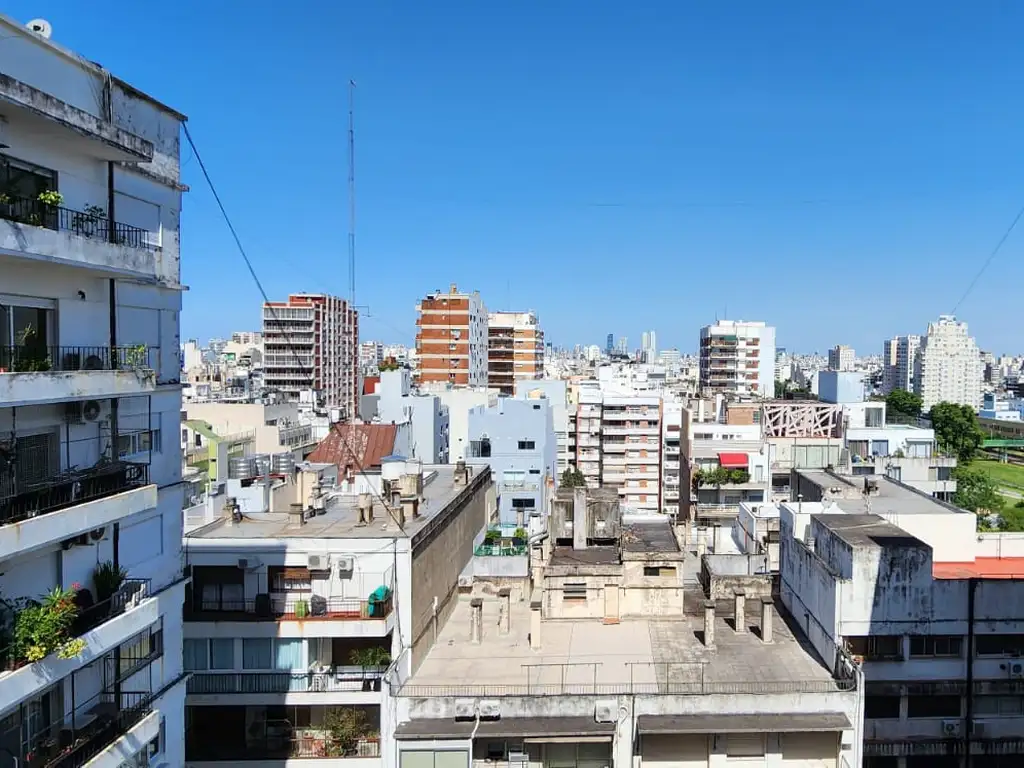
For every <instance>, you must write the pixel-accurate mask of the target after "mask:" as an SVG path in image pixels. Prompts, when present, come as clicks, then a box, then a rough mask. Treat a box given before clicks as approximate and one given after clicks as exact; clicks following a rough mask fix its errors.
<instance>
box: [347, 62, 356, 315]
mask: <svg viewBox="0 0 1024 768" xmlns="http://www.w3.org/2000/svg"><path fill="white" fill-rule="evenodd" d="M355 112H356V81H355V80H349V81H348V306H349V309H350V310H355V306H356V121H355Z"/></svg>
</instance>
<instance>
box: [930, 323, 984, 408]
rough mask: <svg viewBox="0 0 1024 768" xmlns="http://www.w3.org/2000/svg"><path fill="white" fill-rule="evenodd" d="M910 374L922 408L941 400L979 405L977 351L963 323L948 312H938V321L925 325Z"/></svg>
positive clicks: (980, 367) (979, 358)
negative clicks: (924, 333)
mask: <svg viewBox="0 0 1024 768" xmlns="http://www.w3.org/2000/svg"><path fill="white" fill-rule="evenodd" d="M914 374H915V381H916V384H917V389H916V391H917V394H919V395H920V396H921V400H922V401H923V402H922V405H923V407H924V410H928V409H929V408H931V407H932V406H933V405H935V404H936V403H942V402H948V403H958V404H959V405H969V406H971V407H972V408H978V407H980V406H981V382H982V378H983V374H984V368H983V366H982V363H981V353H980V352H979V350H978V345H977V344H975V342H974V339H972V338H971V337H970V336H969V335H968V333H967V323H958V322H957V320H956V318H955V317H953V316H952V315H940V316H939V320H938V322H936V323H929V324H928V334H927V335H926V336H925V337H924V338H922V339H921V346H920V348H919V349H918V352H917V357H916V364H915V367H914Z"/></svg>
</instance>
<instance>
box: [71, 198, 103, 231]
mask: <svg viewBox="0 0 1024 768" xmlns="http://www.w3.org/2000/svg"><path fill="white" fill-rule="evenodd" d="M106 218H107V212H106V211H105V210H104V209H103V206H100V205H87V206H85V210H84V211H82V212H76V213H75V215H74V216H72V217H71V229H72V230H73V231H74V233H75V234H76V235H81V236H82V237H92V236H93V235H96V234H99V233H100V232H101V230H102V224H103V222H104V221H105V220H106Z"/></svg>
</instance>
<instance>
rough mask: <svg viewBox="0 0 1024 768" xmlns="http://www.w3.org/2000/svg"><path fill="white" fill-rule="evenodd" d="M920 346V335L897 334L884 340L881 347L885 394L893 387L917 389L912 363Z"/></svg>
mask: <svg viewBox="0 0 1024 768" xmlns="http://www.w3.org/2000/svg"><path fill="white" fill-rule="evenodd" d="M920 346H921V337H920V336H897V337H895V338H893V339H888V340H887V341H886V342H885V344H884V345H883V349H882V391H883V392H885V394H888V393H890V392H892V391H893V390H895V389H902V390H904V391H906V392H914V391H916V390H917V378H916V374H915V371H914V365H915V360H916V359H917V350H918V349H919V348H920Z"/></svg>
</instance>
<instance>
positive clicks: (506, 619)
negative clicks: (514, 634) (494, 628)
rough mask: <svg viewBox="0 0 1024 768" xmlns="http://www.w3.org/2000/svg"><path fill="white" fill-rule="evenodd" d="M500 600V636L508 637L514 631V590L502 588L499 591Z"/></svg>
mask: <svg viewBox="0 0 1024 768" xmlns="http://www.w3.org/2000/svg"><path fill="white" fill-rule="evenodd" d="M498 599H499V600H501V617H500V618H499V619H498V634H499V635H507V634H508V633H509V632H511V631H512V590H511V589H510V588H509V587H502V588H501V589H499V590H498Z"/></svg>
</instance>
